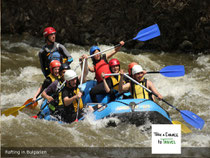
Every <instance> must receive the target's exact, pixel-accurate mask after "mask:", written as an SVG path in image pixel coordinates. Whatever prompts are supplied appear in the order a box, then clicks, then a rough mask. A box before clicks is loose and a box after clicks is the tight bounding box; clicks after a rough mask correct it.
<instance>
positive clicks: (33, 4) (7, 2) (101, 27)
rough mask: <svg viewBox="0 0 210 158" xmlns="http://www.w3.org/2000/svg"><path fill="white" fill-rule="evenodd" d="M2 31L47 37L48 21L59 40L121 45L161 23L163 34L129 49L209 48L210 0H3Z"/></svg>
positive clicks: (187, 49)
mask: <svg viewBox="0 0 210 158" xmlns="http://www.w3.org/2000/svg"><path fill="white" fill-rule="evenodd" d="M1 3H2V5H1V6H2V8H1V9H2V12H1V26H2V28H1V32H2V34H23V33H30V34H31V35H33V36H37V37H41V36H42V31H43V29H44V28H45V27H47V26H53V27H55V28H56V30H57V33H58V34H57V41H58V42H61V43H65V42H71V43H75V44H79V45H87V46H91V45H93V44H97V43H101V44H110V43H112V44H117V43H118V42H119V41H120V40H128V39H130V38H133V37H135V36H136V34H137V33H138V31H140V30H141V29H143V28H145V27H148V26H150V25H152V24H154V23H157V24H158V25H159V27H160V31H161V36H160V37H157V38H155V39H152V40H150V41H147V42H135V41H134V42H130V43H128V44H126V47H128V48H137V49H154V50H163V51H183V52H200V51H202V52H209V49H210V36H209V34H210V2H209V0H203V1H199V0H165V1H160V0H116V1H111V0H103V1H99V0H30V1H29V0H2V2H1Z"/></svg>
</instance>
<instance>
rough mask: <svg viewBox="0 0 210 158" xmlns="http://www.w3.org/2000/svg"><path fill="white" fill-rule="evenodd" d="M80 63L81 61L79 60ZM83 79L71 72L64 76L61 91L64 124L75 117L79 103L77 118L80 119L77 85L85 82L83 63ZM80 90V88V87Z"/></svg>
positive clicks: (86, 65)
mask: <svg viewBox="0 0 210 158" xmlns="http://www.w3.org/2000/svg"><path fill="white" fill-rule="evenodd" d="M82 58H83V59H84V58H86V59H87V58H88V56H87V55H83V56H82ZM80 61H82V60H81V59H80ZM83 73H84V75H83V79H81V76H82V75H79V76H78V75H77V74H76V72H75V71H73V70H67V71H66V72H65V74H64V79H65V80H66V84H65V87H64V88H63V91H62V98H63V103H64V109H65V114H66V116H65V122H67V123H71V122H73V121H74V120H75V119H76V117H77V110H78V109H77V107H78V103H79V113H78V114H79V116H78V118H80V117H82V111H83V102H82V98H81V97H82V92H81V91H80V89H79V84H80V82H81V80H82V81H83V83H84V82H86V77H87V74H88V64H87V62H85V70H84V72H83ZM80 88H81V87H80Z"/></svg>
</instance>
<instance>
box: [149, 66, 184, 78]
mask: <svg viewBox="0 0 210 158" xmlns="http://www.w3.org/2000/svg"><path fill="white" fill-rule="evenodd" d="M151 73H160V74H161V75H163V76H165V77H180V76H184V74H185V69H184V65H169V66H166V67H164V68H162V69H161V70H160V71H150V72H147V74H151Z"/></svg>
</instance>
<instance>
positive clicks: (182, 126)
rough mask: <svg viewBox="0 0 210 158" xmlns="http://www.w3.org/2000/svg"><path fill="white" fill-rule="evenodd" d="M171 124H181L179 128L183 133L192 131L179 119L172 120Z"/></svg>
mask: <svg viewBox="0 0 210 158" xmlns="http://www.w3.org/2000/svg"><path fill="white" fill-rule="evenodd" d="M172 123H173V124H177V125H181V130H182V132H183V133H192V131H191V130H190V129H189V128H188V127H187V126H186V125H184V124H183V123H181V122H179V121H172Z"/></svg>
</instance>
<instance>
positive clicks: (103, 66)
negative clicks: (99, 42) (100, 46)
mask: <svg viewBox="0 0 210 158" xmlns="http://www.w3.org/2000/svg"><path fill="white" fill-rule="evenodd" d="M94 68H95V74H96V76H95V78H96V80H97V82H98V83H100V82H101V81H103V79H102V77H101V73H102V72H104V73H105V74H111V71H110V69H109V64H108V63H106V62H105V61H104V59H101V61H99V62H98V63H96V65H94ZM108 77H110V76H105V78H108Z"/></svg>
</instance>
